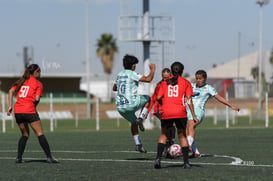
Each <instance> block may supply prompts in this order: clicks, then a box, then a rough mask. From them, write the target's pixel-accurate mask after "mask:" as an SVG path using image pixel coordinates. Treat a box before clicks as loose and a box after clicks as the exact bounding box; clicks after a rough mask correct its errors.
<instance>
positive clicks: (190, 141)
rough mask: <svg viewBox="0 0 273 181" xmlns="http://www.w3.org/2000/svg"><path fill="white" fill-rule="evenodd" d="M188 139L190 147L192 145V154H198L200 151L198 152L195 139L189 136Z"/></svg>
mask: <svg viewBox="0 0 273 181" xmlns="http://www.w3.org/2000/svg"><path fill="white" fill-rule="evenodd" d="M187 139H188V143H189V145H190V147H191V149H192V152H193V153H197V154H198V153H199V151H198V149H197V147H196V146H195V144H194V138H193V137H191V136H187Z"/></svg>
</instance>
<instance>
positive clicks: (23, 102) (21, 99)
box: [12, 77, 43, 114]
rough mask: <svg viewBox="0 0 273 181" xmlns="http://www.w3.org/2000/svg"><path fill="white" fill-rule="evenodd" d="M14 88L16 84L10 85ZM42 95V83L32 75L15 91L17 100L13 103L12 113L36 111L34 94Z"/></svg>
mask: <svg viewBox="0 0 273 181" xmlns="http://www.w3.org/2000/svg"><path fill="white" fill-rule="evenodd" d="M12 88H13V89H14V90H15V89H16V86H13V87H12ZM36 95H39V96H41V97H42V96H43V84H42V83H41V82H40V81H38V80H37V79H36V78H34V77H30V78H29V79H28V80H26V81H25V82H24V84H23V85H22V86H21V88H20V90H19V91H18V93H17V101H16V103H15V105H14V113H26V114H29V113H36V107H35V104H34V102H35V96H36Z"/></svg>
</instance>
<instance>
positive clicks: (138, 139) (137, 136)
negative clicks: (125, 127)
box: [134, 134, 141, 145]
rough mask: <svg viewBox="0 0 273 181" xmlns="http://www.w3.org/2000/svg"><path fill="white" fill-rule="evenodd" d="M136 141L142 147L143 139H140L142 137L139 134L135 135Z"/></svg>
mask: <svg viewBox="0 0 273 181" xmlns="http://www.w3.org/2000/svg"><path fill="white" fill-rule="evenodd" d="M134 140H135V144H136V145H141V139H140V136H139V135H138V134H137V135H134Z"/></svg>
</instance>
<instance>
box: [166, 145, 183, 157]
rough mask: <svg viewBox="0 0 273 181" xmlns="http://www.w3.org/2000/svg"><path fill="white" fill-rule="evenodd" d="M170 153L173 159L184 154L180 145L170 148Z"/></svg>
mask: <svg viewBox="0 0 273 181" xmlns="http://www.w3.org/2000/svg"><path fill="white" fill-rule="evenodd" d="M168 152H169V154H170V155H171V156H172V157H174V158H175V157H178V156H180V155H181V154H182V149H181V146H180V145H178V144H173V145H172V146H170V147H169V148H168Z"/></svg>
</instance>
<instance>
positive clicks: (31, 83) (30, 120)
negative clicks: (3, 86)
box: [7, 64, 59, 163]
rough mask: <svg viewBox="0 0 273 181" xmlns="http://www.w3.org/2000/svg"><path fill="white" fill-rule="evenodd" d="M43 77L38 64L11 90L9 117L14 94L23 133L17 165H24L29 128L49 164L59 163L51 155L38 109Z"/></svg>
mask: <svg viewBox="0 0 273 181" xmlns="http://www.w3.org/2000/svg"><path fill="white" fill-rule="evenodd" d="M40 75H41V69H40V67H39V66H38V65H37V64H31V65H29V66H28V67H27V68H26V70H25V72H24V75H23V76H22V78H20V79H19V80H17V81H16V82H15V83H14V84H13V85H12V87H11V89H10V90H9V108H8V113H7V114H8V116H10V115H11V112H12V106H13V94H17V101H16V103H15V105H14V116H15V119H16V123H17V124H18V126H19V128H20V131H21V133H22V136H21V138H20V139H19V142H18V150H17V158H16V163H23V159H22V156H23V153H24V150H25V146H26V143H27V140H28V137H29V126H28V124H29V125H30V127H31V128H32V129H33V131H34V132H35V134H36V136H37V137H38V140H39V143H40V145H41V147H42V148H43V150H44V152H45V154H46V156H47V160H46V162H48V163H59V162H58V160H56V159H55V158H54V157H52V155H51V151H50V147H49V144H48V142H47V139H46V137H45V136H44V133H43V129H42V124H41V120H40V118H39V115H38V113H37V110H36V107H37V105H38V104H39V101H40V97H42V96H43V84H42V83H41V82H40V81H39V80H37V79H38V78H39V77H40Z"/></svg>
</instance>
